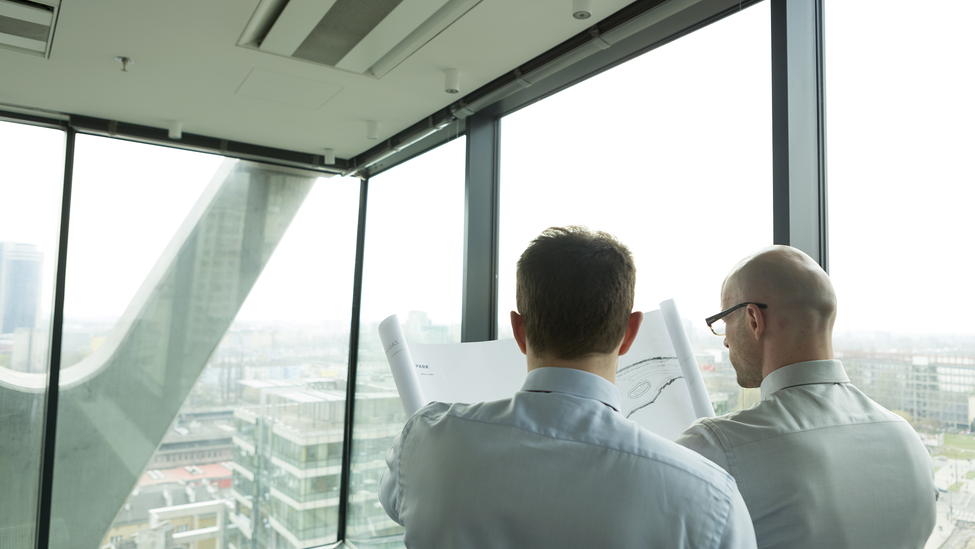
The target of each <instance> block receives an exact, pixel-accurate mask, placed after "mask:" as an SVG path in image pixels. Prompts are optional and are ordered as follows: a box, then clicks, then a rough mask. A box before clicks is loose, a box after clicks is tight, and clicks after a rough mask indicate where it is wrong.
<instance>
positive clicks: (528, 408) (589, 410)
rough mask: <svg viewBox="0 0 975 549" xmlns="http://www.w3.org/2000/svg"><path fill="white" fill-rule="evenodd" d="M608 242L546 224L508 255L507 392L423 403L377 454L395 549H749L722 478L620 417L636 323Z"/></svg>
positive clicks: (744, 518)
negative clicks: (511, 283) (401, 547)
mask: <svg viewBox="0 0 975 549" xmlns="http://www.w3.org/2000/svg"><path fill="white" fill-rule="evenodd" d="M635 280H636V268H635V266H634V264H633V259H632V257H631V255H630V252H629V250H627V248H626V247H625V246H623V244H621V243H620V242H618V241H617V240H616V239H614V238H613V237H611V236H610V235H608V234H605V233H601V232H591V231H589V230H587V229H584V228H581V227H567V228H551V229H548V230H546V231H545V232H543V233H542V234H541V235H540V236H539V237H538V238H536V239H535V240H534V241H533V242H532V243H531V245H530V246H529V247H528V249H527V250H525V252H524V253H523V254H522V256H521V259H520V260H519V261H518V269H517V303H518V310H519V311H520V312H521V314H519V313H517V312H514V311H512V313H511V325H512V328H513V330H514V334H515V340H516V341H517V343H518V346H519V347H520V348H521V350H522V352H524V353H525V354H526V356H527V362H528V376H527V378H526V379H525V383H524V385H523V387H522V389H521V390H520V391H519V392H517V393H515V395H514V396H513V397H512V398H509V399H505V400H499V401H494V402H482V403H479V404H444V403H437V402H435V403H432V404H429V405H427V406H426V407H424V408H422V409H420V410H419V411H418V412H417V413H416V414H414V415H413V417H412V418H410V420H409V421H408V422H407V423H406V426H405V427H404V428H403V432H402V433H401V434H400V435H398V436H397V437H396V439H395V440H394V443H393V447H392V448H390V449H389V451H388V452H387V454H386V463H387V464H388V466H389V470H388V471H387V472H386V474H385V475H384V477H383V479H382V482H381V483H380V501H381V502H382V504H383V507H384V508H385V509H386V512H387V513H388V514H389V516H390V517H391V518H392V519H393V520H395V521H396V522H398V523H400V524H402V525H404V526H405V527H406V534H405V537H404V542H405V544H406V546H407V547H423V548H434V547H445V548H467V547H497V548H521V547H524V548H536V547H558V548H560V549H573V548H579V549H592V548H594V547H612V548H614V549H628V548H637V547H639V548H648V547H661V548H664V547H666V548H668V549H675V548H691V547H694V548H715V549H717V548H729V549H730V548H748V547H754V546H755V537H754V532H753V531H752V526H751V521H750V519H749V517H748V513H747V510H746V509H745V505H744V502H743V501H742V499H741V496H740V494H739V493H738V490H737V488H736V487H735V483H734V480H733V479H732V478H731V477H730V476H729V475H728V474H727V473H725V472H724V471H722V470H720V469H719V468H718V467H716V466H715V465H714V464H712V463H710V462H708V461H707V460H705V459H703V458H702V457H701V456H699V455H697V454H695V453H694V452H691V451H689V450H687V449H685V448H681V447H679V446H677V445H676V444H673V443H672V442H670V441H667V440H665V439H663V438H661V437H659V436H657V435H654V434H652V433H650V432H649V431H647V430H645V429H643V428H642V427H640V426H638V425H637V424H635V423H633V422H631V421H629V420H627V419H625V418H623V416H622V415H621V414H620V412H619V409H620V395H619V391H618V390H617V389H616V386H615V385H614V380H615V374H616V366H617V362H618V357H619V355H621V354H623V353H625V352H627V350H629V348H630V345H631V344H632V343H633V340H634V338H635V337H636V334H637V331H638V330H639V327H640V323H641V322H642V320H643V314H642V313H639V312H632V310H633V293H634V285H635Z"/></svg>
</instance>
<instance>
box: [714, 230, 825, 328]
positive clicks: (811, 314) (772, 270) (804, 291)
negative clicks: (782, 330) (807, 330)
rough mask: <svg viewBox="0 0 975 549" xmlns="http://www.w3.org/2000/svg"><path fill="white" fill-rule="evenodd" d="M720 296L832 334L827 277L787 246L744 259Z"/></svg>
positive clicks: (770, 248) (773, 247)
mask: <svg viewBox="0 0 975 549" xmlns="http://www.w3.org/2000/svg"><path fill="white" fill-rule="evenodd" d="M722 295H727V296H728V297H729V298H731V300H732V301H735V303H740V302H742V301H757V302H760V303H767V304H769V305H770V306H771V305H773V304H774V305H775V307H776V308H777V309H779V311H781V312H782V313H784V314H787V315H788V316H789V317H794V318H795V320H796V321H800V320H802V319H803V318H804V317H806V318H805V320H806V322H814V323H815V324H821V325H822V326H823V328H825V329H828V330H830V331H831V330H832V328H833V321H834V320H835V319H836V293H835V292H834V291H833V283H832V282H830V280H829V275H827V274H826V272H825V271H823V268H822V267H820V266H819V264H818V263H816V261H814V260H813V258H811V257H809V256H808V255H806V254H805V253H804V252H802V251H801V250H798V249H796V248H793V247H790V246H771V247H769V248H766V249H764V250H762V251H760V252H758V253H756V254H754V255H752V256H749V257H746V258H745V259H743V260H742V261H741V262H740V263H739V264H738V265H736V266H735V268H734V269H732V271H731V274H729V275H728V278H726V279H725V282H724V285H723V286H722Z"/></svg>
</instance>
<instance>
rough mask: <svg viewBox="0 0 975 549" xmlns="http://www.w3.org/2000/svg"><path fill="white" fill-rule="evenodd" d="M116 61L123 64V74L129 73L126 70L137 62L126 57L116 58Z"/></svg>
mask: <svg viewBox="0 0 975 549" xmlns="http://www.w3.org/2000/svg"><path fill="white" fill-rule="evenodd" d="M115 60H116V61H118V62H119V63H121V64H122V72H129V71H127V70H125V69H126V67H128V66H129V65H135V61H133V60H132V58H131V57H125V56H124V55H120V56H118V57H116V58H115Z"/></svg>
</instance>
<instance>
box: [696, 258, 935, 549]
mask: <svg viewBox="0 0 975 549" xmlns="http://www.w3.org/2000/svg"><path fill="white" fill-rule="evenodd" d="M721 308H722V309H723V311H722V312H720V313H718V314H717V315H714V316H712V317H710V318H708V319H707V323H708V326H710V327H711V329H712V330H713V331H714V332H715V334H718V335H724V338H725V340H724V345H725V347H727V348H728V351H729V356H730V358H731V364H732V366H734V368H735V373H736V374H737V377H738V384H739V385H741V386H742V387H746V388H750V387H761V391H762V399H761V401H760V402H759V403H758V404H756V405H755V406H753V407H751V408H749V409H747V410H739V411H737V412H733V413H731V414H728V415H725V416H721V417H715V418H703V419H700V420H698V421H697V422H696V423H694V424H693V425H691V427H690V428H688V429H687V431H685V432H684V433H683V434H682V435H681V436H680V438H678V439H677V443H678V444H681V445H683V446H686V447H688V448H690V449H692V450H695V451H697V452H698V453H700V454H701V455H703V456H704V457H706V458H708V459H710V460H711V461H713V462H714V463H716V464H718V465H719V466H721V467H722V468H724V469H725V470H726V471H728V472H729V473H730V474H731V475H732V476H733V477H734V478H735V480H736V481H737V483H738V489H739V490H740V491H741V494H742V497H743V498H744V499H745V504H746V505H747V506H748V511H749V513H750V514H751V516H752V523H753V524H754V526H755V536H756V538H757V540H758V546H759V547H760V548H780V547H781V548H786V547H787V548H790V549H803V548H829V549H839V548H847V547H848V548H857V549H865V548H873V547H875V548H884V549H890V548H900V547H903V548H908V547H910V548H914V547H917V548H920V547H924V544H925V542H926V541H927V539H928V537H929V536H930V535H931V531H932V530H933V529H934V522H935V499H936V494H937V490H936V489H935V487H934V479H933V468H932V464H931V458H930V457H929V456H928V453H927V451H926V450H925V448H924V446H923V445H922V444H921V441H920V439H919V437H918V436H917V434H916V433H915V432H914V429H912V428H911V426H910V425H909V424H908V423H907V422H906V421H904V420H903V419H902V418H901V417H899V416H897V415H895V414H893V413H891V412H889V411H887V410H886V409H884V408H883V407H882V406H880V405H879V404H877V403H875V402H874V401H872V400H870V399H869V398H867V397H866V396H865V395H864V394H863V393H862V392H860V391H859V390H858V389H857V388H856V387H854V386H853V385H852V384H850V379H849V378H848V377H847V375H846V371H845V370H844V369H843V365H842V363H840V361H838V360H834V358H833V343H832V332H833V321H834V320H835V318H836V294H835V293H834V292H833V285H832V283H831V282H830V280H829V276H827V275H826V273H825V272H824V271H823V269H822V268H820V266H819V265H818V264H817V263H816V262H815V261H813V259H812V258H810V257H809V256H808V255H806V254H805V253H803V252H801V251H799V250H797V249H795V248H791V247H788V246H774V247H771V248H767V249H765V250H762V251H761V252H759V253H757V254H755V255H753V256H750V257H748V258H745V259H744V260H743V261H742V262H741V263H739V264H738V265H737V266H736V267H735V268H734V269H733V270H732V271H731V274H729V275H728V277H727V278H726V279H725V281H724V284H723V285H722V287H721Z"/></svg>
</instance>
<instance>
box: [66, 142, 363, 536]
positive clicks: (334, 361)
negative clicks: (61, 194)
mask: <svg viewBox="0 0 975 549" xmlns="http://www.w3.org/2000/svg"><path fill="white" fill-rule="evenodd" d="M75 158H76V161H75V172H74V186H73V204H72V217H71V226H70V235H71V238H70V239H69V254H68V264H69V265H71V266H70V267H68V272H67V283H66V295H67V296H70V297H67V298H66V307H65V310H66V314H65V318H66V320H65V335H64V338H63V344H64V347H65V349H66V350H65V353H64V355H63V358H64V360H63V361H62V364H61V387H60V407H59V415H58V431H57V453H56V463H55V477H54V494H53V502H54V503H53V511H52V526H51V528H52V533H54V534H55V535H53V536H52V547H72V548H73V547H103V546H105V545H108V546H114V547H117V548H122V547H126V548H127V547H137V546H140V547H141V546H174V547H175V546H180V545H188V544H192V545H193V546H195V547H197V548H198V549H207V548H208V547H215V546H217V545H218V542H219V545H221V546H224V547H231V546H233V547H236V548H237V549H241V548H243V547H262V548H263V547H302V548H303V547H311V546H315V545H321V544H323V543H329V542H334V541H335V539H336V537H335V536H336V531H337V528H336V525H337V522H338V521H337V514H338V513H337V508H338V505H337V503H338V497H337V492H336V488H337V486H338V482H337V476H338V475H339V474H340V469H341V464H340V463H338V464H337V463H336V457H335V454H336V452H335V450H334V447H335V446H336V445H338V446H340V445H341V441H342V436H343V435H342V433H343V421H344V401H345V383H346V382H345V372H346V364H347V357H348V320H347V319H348V312H349V310H350V307H351V289H352V281H351V278H352V270H353V265H354V248H355V226H356V224H355V221H356V213H355V212H356V210H357V199H358V185H357V182H351V184H349V182H344V183H346V184H345V185H343V184H342V183H343V182H341V181H338V184H332V182H327V181H318V180H319V178H318V176H317V174H313V173H309V172H302V171H298V170H291V169H286V168H279V167H273V166H268V165H261V164H256V163H251V162H243V161H236V160H229V159H224V158H221V157H218V156H211V155H205V154H200V153H193V152H187V151H180V150H174V149H168V148H163V147H154V146H149V145H142V144H137V143H131V142H125V141H118V140H110V139H104V138H99V137H91V136H79V137H78V139H77V146H76V150H75ZM147 168H149V169H147ZM316 182H317V183H316ZM303 205H304V206H303ZM300 209H301V211H302V212H303V215H298V212H299V210H300ZM53 224H54V226H55V227H56V226H57V223H56V222H54V223H53ZM286 234H287V235H288V238H285V235H286ZM323 235H324V236H323ZM272 257H273V258H274V261H271V259H272ZM330 452H331V454H332V455H331V456H330V455H329V453H330ZM337 454H338V456H339V457H338V458H337V459H338V461H339V462H340V460H341V453H340V452H337ZM241 517H243V518H241ZM245 527H247V528H245ZM57 532H65V533H67V532H70V534H71V535H70V539H68V536H58V535H56V533H57Z"/></svg>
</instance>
